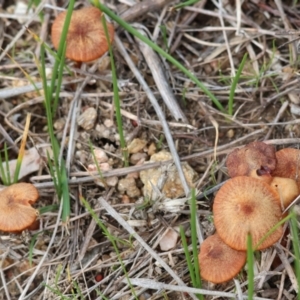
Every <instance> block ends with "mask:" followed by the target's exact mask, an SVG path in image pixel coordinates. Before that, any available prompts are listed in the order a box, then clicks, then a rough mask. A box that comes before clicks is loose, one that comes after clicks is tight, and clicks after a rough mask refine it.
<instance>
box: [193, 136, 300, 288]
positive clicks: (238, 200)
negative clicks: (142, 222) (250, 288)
mask: <svg viewBox="0 0 300 300" xmlns="http://www.w3.org/2000/svg"><path fill="white" fill-rule="evenodd" d="M226 166H227V169H228V174H229V176H230V177H231V179H229V180H228V181H227V182H226V183H225V184H224V185H223V186H222V187H221V188H220V190H219V191H218V192H217V194H216V196H215V199H214V204H213V214H214V223H215V228H216V231H217V233H216V234H215V235H213V236H211V237H209V238H208V239H206V240H205V241H204V242H203V243H202V245H201V247H200V253H199V256H198V258H199V267H200V272H201V276H202V278H203V279H205V280H208V281H211V282H213V283H222V282H226V281H228V280H230V279H232V278H233V277H234V276H235V275H236V274H238V273H239V271H240V270H241V269H242V267H243V265H244V264H245V261H246V250H247V236H248V234H250V235H251V237H252V243H253V247H254V249H255V250H263V249H266V248H268V247H270V246H272V245H273V244H274V243H276V242H277V241H278V240H279V239H280V237H281V236H282V234H283V229H282V226H279V227H277V229H275V230H274V228H275V226H276V224H278V222H280V220H281V219H282V217H283V211H284V210H285V209H286V208H287V207H288V206H289V205H290V204H291V203H292V201H293V200H294V199H295V198H296V197H297V196H298V195H299V191H300V177H299V176H298V174H299V173H300V150H297V149H290V148H286V149H282V150H280V151H277V152H276V151H275V148H274V147H273V146H272V145H267V144H265V143H263V142H252V143H250V144H248V145H246V146H245V147H243V148H238V149H235V150H234V151H233V152H231V153H230V154H229V155H228V157H227V160H226ZM272 229H273V231H272ZM230 262H231V263H230ZM228 263H229V264H230V267H229V266H228ZM220 273H222V274H220Z"/></svg>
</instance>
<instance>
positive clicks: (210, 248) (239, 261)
mask: <svg viewBox="0 0 300 300" xmlns="http://www.w3.org/2000/svg"><path fill="white" fill-rule="evenodd" d="M246 257H247V254H246V252H245V251H237V250H234V249H232V248H230V247H229V246H228V245H226V244H225V243H224V242H223V241H222V240H221V238H220V237H219V235H218V234H214V235H212V236H210V237H208V238H207V239H206V240H204V241H203V243H202V244H201V247H200V253H199V255H198V261H199V268H200V274H201V277H202V278H203V279H205V280H207V281H210V282H213V283H223V282H226V281H228V280H231V279H232V278H233V277H235V276H236V275H237V274H238V273H239V272H240V270H241V269H242V267H243V266H244V264H245V262H246Z"/></svg>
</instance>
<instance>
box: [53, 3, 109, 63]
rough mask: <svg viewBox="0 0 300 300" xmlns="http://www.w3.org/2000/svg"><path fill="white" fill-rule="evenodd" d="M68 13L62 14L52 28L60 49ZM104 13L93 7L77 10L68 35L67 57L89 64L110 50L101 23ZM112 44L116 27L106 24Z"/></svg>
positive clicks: (54, 40) (73, 15) (55, 41)
mask: <svg viewBox="0 0 300 300" xmlns="http://www.w3.org/2000/svg"><path fill="white" fill-rule="evenodd" d="M66 14H67V12H62V13H60V14H59V15H58V16H57V18H56V19H55V20H54V23H53V25H52V28H51V39H52V43H53V45H54V47H55V49H57V48H58V45H59V41H60V37H61V34H62V30H63V25H64V22H65V18H66ZM101 16H102V12H101V11H100V10H99V9H98V8H96V7H93V6H90V7H85V8H82V9H79V10H75V11H73V13H72V17H71V22H70V26H69V30H68V34H67V39H66V42H67V48H66V57H67V58H69V59H72V60H74V61H78V62H89V61H93V60H95V59H97V58H99V57H101V56H102V55H103V54H104V53H105V52H106V51H107V50H108V43H107V40H106V36H105V31H104V27H103V25H102V21H101ZM106 24H107V30H108V35H109V37H110V42H112V41H113V37H114V27H113V25H112V24H111V23H109V22H106Z"/></svg>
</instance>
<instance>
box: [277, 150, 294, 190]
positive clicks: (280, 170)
mask: <svg viewBox="0 0 300 300" xmlns="http://www.w3.org/2000/svg"><path fill="white" fill-rule="evenodd" d="M276 159H277V164H276V168H275V169H274V170H273V171H272V173H271V174H272V176H278V177H285V178H291V179H294V180H296V182H297V185H298V189H299V190H300V150H298V149H294V148H285V149H281V150H279V151H277V152H276Z"/></svg>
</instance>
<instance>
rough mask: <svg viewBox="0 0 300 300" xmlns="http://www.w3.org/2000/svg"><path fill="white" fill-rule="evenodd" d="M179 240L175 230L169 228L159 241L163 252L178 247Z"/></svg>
mask: <svg viewBox="0 0 300 300" xmlns="http://www.w3.org/2000/svg"><path fill="white" fill-rule="evenodd" d="M177 239H178V233H177V232H176V231H175V230H174V229H172V228H168V229H167V231H166V232H165V234H164V235H163V236H162V238H161V240H160V241H159V246H160V249H161V250H162V251H169V250H171V249H173V248H174V247H175V246H176V243H177Z"/></svg>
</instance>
